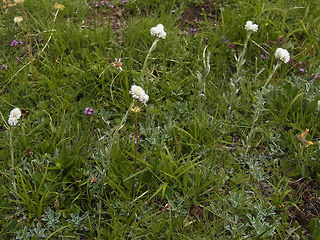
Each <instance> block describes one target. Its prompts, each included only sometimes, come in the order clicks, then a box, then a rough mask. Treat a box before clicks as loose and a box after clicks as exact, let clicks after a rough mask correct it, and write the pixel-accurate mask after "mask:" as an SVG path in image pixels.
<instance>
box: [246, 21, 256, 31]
mask: <svg viewBox="0 0 320 240" xmlns="http://www.w3.org/2000/svg"><path fill="white" fill-rule="evenodd" d="M258 28H259V26H258V25H257V24H253V22H252V21H247V22H246V25H245V29H246V30H248V31H253V32H257V31H258Z"/></svg>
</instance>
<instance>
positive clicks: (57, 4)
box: [54, 3, 64, 10]
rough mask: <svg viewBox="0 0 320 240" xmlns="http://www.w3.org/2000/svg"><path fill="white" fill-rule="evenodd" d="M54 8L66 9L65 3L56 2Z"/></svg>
mask: <svg viewBox="0 0 320 240" xmlns="http://www.w3.org/2000/svg"><path fill="white" fill-rule="evenodd" d="M54 8H55V9H59V10H63V9H64V5H62V4H60V3H55V4H54Z"/></svg>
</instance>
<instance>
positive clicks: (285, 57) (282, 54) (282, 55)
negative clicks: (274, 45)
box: [274, 48, 290, 63]
mask: <svg viewBox="0 0 320 240" xmlns="http://www.w3.org/2000/svg"><path fill="white" fill-rule="evenodd" d="M274 55H275V57H276V58H278V59H280V60H282V61H284V62H285V63H287V62H289V60H290V53H289V52H288V51H287V50H286V49H283V48H278V49H277V50H276V53H275V54H274Z"/></svg>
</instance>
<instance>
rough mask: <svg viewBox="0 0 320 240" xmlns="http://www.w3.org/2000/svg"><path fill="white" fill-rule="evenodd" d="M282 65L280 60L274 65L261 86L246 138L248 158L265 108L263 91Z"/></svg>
mask: <svg viewBox="0 0 320 240" xmlns="http://www.w3.org/2000/svg"><path fill="white" fill-rule="evenodd" d="M280 65H281V62H278V63H277V65H276V66H275V67H274V69H273V71H272V73H271V74H270V76H269V77H268V79H267V80H266V82H265V84H264V85H263V87H262V88H261V90H260V92H259V93H258V94H257V105H256V107H255V112H254V115H253V121H252V124H251V129H250V132H249V134H248V136H247V140H246V152H245V157H246V158H247V154H248V152H249V148H250V145H249V144H250V142H251V138H252V135H253V134H254V131H255V130H254V126H255V124H256V122H257V121H258V119H259V116H260V113H261V112H262V110H263V103H262V101H263V93H264V92H265V91H266V89H267V86H268V84H269V82H270V80H271V79H272V77H273V75H274V74H275V72H276V71H277V69H278V68H279V66H280ZM260 107H261V109H260Z"/></svg>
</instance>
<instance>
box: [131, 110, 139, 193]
mask: <svg viewBox="0 0 320 240" xmlns="http://www.w3.org/2000/svg"><path fill="white" fill-rule="evenodd" d="M135 114H136V118H135V126H136V132H135V135H134V138H135V139H134V144H135V156H134V167H133V175H134V176H133V179H132V196H133V197H134V195H135V194H134V182H135V178H136V175H135V174H136V171H137V160H138V146H139V135H138V131H139V129H138V127H139V126H138V112H136V113H135Z"/></svg>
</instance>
